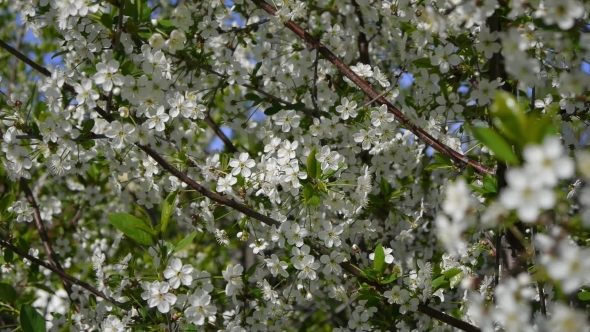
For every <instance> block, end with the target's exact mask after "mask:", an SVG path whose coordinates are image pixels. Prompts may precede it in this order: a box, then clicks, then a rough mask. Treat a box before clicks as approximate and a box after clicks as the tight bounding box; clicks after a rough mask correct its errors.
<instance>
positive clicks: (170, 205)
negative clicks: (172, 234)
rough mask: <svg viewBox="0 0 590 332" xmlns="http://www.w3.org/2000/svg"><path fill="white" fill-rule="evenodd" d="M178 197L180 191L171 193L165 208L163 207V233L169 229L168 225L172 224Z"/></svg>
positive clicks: (161, 216)
mask: <svg viewBox="0 0 590 332" xmlns="http://www.w3.org/2000/svg"><path fill="white" fill-rule="evenodd" d="M177 196H178V191H174V192H171V193H170V194H168V197H166V200H165V201H164V206H162V214H161V215H160V224H162V227H161V231H162V233H163V232H165V231H166V229H167V228H168V223H169V222H170V217H171V216H172V212H174V207H176V197H177Z"/></svg>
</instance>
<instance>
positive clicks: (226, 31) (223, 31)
mask: <svg viewBox="0 0 590 332" xmlns="http://www.w3.org/2000/svg"><path fill="white" fill-rule="evenodd" d="M268 22H270V20H269V19H263V20H260V21H258V22H256V23H251V24H248V25H245V26H243V27H235V28H231V29H229V30H223V29H221V28H217V33H219V34H220V35H223V34H225V33H235V32H242V31H246V30H249V29H252V28H255V27H257V26H259V25H263V24H265V23H268Z"/></svg>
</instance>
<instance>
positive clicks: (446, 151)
mask: <svg viewBox="0 0 590 332" xmlns="http://www.w3.org/2000/svg"><path fill="white" fill-rule="evenodd" d="M252 2H253V3H254V4H256V5H257V6H258V7H259V8H261V9H262V10H264V11H265V12H267V13H269V14H270V15H274V14H275V13H276V9H275V8H274V7H273V6H271V5H270V4H268V3H267V2H265V1H264V0H252ZM285 26H286V27H287V28H289V30H291V31H293V32H294V33H295V34H296V35H297V36H299V37H300V38H301V39H303V40H304V41H305V42H306V43H307V44H308V45H309V46H310V47H312V48H314V49H317V50H318V51H319V52H320V53H321V54H322V55H323V56H324V57H325V58H326V59H327V60H328V61H330V62H331V63H332V64H333V65H334V66H336V68H338V69H339V70H340V71H341V72H342V73H343V74H344V75H345V76H346V77H348V79H350V80H351V81H352V82H354V84H356V86H357V87H359V88H360V89H361V90H362V91H363V92H365V93H366V94H367V95H368V96H369V97H370V98H377V97H378V96H379V93H378V92H377V91H376V90H375V89H373V87H372V86H371V85H370V84H369V83H367V82H366V81H365V80H363V79H362V78H361V77H360V76H358V75H357V74H356V73H355V72H354V71H352V69H350V67H349V66H348V65H346V64H345V63H344V62H342V60H340V59H339V58H338V57H337V56H336V54H334V53H333V52H332V51H330V50H329V49H328V48H327V47H326V46H325V45H324V44H322V43H321V42H319V41H318V40H316V39H315V38H314V37H313V36H312V35H310V34H309V33H308V32H307V31H305V30H303V29H302V28H301V27H300V26H299V25H297V24H296V23H295V22H293V21H288V22H286V23H285ZM377 102H379V103H380V104H382V105H386V106H387V110H388V111H389V112H390V113H392V114H394V115H395V119H396V120H397V121H398V122H399V123H400V124H402V125H403V126H404V127H406V128H407V129H408V130H409V131H410V132H412V133H413V134H414V135H416V136H417V137H418V138H420V139H421V140H422V141H424V142H425V143H426V144H427V145H429V146H430V147H432V148H433V149H435V150H436V151H438V152H440V153H441V154H443V155H445V156H447V157H449V158H451V159H452V160H454V161H455V162H457V163H460V164H463V165H471V166H472V167H473V168H474V169H475V170H476V171H477V172H478V173H480V174H491V175H493V174H494V173H495V172H494V170H493V169H491V168H490V167H487V166H485V165H483V164H481V163H478V162H476V161H473V160H471V159H469V158H467V156H464V155H462V154H461V153H459V152H457V151H455V150H453V149H451V148H450V147H449V146H447V145H445V144H443V143H442V142H440V141H438V140H437V139H436V138H434V137H432V135H430V134H429V133H428V132H426V131H425V130H424V129H422V128H420V127H418V126H417V125H415V124H414V123H412V122H411V121H410V120H409V119H408V118H407V117H406V116H405V115H404V114H403V113H402V112H401V111H400V110H399V109H397V108H396V107H395V106H393V105H392V104H391V103H390V102H389V101H387V99H385V98H384V97H380V98H378V99H377Z"/></svg>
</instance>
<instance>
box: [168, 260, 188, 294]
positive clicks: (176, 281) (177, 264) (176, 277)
mask: <svg viewBox="0 0 590 332" xmlns="http://www.w3.org/2000/svg"><path fill="white" fill-rule="evenodd" d="M192 272H193V266H192V265H190V264H185V265H182V262H181V261H180V259H178V258H172V259H171V260H170V262H169V265H168V267H167V268H166V270H164V274H163V276H164V278H166V279H168V283H169V284H170V287H172V288H174V289H176V288H178V287H180V284H181V283H182V284H183V285H187V286H188V285H190V284H191V283H192V282H193V276H192V275H191V273H192Z"/></svg>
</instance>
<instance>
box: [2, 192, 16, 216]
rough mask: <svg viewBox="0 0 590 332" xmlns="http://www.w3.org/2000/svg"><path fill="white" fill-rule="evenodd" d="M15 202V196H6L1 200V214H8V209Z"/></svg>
mask: <svg viewBox="0 0 590 332" xmlns="http://www.w3.org/2000/svg"><path fill="white" fill-rule="evenodd" d="M13 202H14V195H6V196H4V197H2V199H0V214H4V213H6V211H7V210H8V208H9V207H10V206H11V205H12V203H13Z"/></svg>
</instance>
